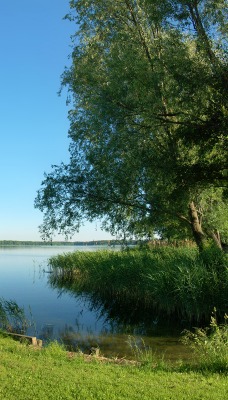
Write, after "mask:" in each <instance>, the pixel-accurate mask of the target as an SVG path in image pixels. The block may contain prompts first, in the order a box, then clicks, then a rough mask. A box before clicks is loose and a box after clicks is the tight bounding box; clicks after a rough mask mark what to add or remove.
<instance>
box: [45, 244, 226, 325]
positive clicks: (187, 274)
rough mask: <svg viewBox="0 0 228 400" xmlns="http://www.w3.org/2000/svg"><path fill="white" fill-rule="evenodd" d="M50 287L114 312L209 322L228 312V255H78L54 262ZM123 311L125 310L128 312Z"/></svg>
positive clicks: (168, 251)
mask: <svg viewBox="0 0 228 400" xmlns="http://www.w3.org/2000/svg"><path fill="white" fill-rule="evenodd" d="M50 268H51V271H52V274H51V275H50V283H51V284H52V285H53V286H56V287H64V288H69V289H71V290H75V291H77V292H79V293H80V292H85V293H89V294H91V295H92V297H93V300H94V301H95V302H96V301H97V302H98V303H103V304H106V305H107V306H109V307H112V311H113V309H114V308H115V307H116V308H117V309H120V308H121V305H122V306H123V305H124V308H125V309H126V310H128V312H127V314H128V315H129V314H131V311H130V312H129V310H130V308H131V307H135V308H138V309H139V310H148V311H149V312H153V313H156V314H160V315H163V316H164V317H167V316H169V317H170V318H176V319H178V320H180V319H183V320H188V321H197V322H202V321H203V322H208V321H209V320H210V315H211V311H212V310H213V308H214V307H216V309H217V315H218V317H220V318H222V317H223V316H224V314H225V312H226V311H227V308H228V299H227V293H228V268H227V255H226V254H223V253H222V252H221V251H220V250H219V249H218V250H217V249H214V248H212V249H211V248H208V249H207V250H205V251H204V252H203V253H201V254H199V253H198V251H197V249H196V248H186V247H183V248H174V247H170V248H169V247H163V248H157V249H156V248H154V249H152V250H150V249H146V250H141V249H132V250H127V251H95V252H75V253H70V254H64V255H59V256H57V257H53V258H51V259H50ZM122 308H123V307H122Z"/></svg>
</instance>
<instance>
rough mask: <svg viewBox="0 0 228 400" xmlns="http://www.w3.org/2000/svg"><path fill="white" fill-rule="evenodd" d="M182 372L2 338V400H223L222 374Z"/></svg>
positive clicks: (224, 380)
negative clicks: (89, 359)
mask: <svg viewBox="0 0 228 400" xmlns="http://www.w3.org/2000/svg"><path fill="white" fill-rule="evenodd" d="M183 371H184V370H183ZM183 371H182V372H181V369H180V368H179V370H178V369H177V368H173V369H172V368H170V369H168V368H166V369H165V368H163V369H162V368H157V369H156V368H153V367H152V366H151V367H150V366H148V365H147V366H146V367H142V366H135V365H120V364H118V363H117V364H115V363H104V362H100V361H98V360H96V359H95V358H94V359H92V361H85V359H84V358H83V356H80V355H74V356H73V357H72V356H69V353H67V352H66V351H64V349H63V348H62V347H60V346H59V345H57V344H56V343H52V344H51V345H50V346H48V347H47V348H43V349H41V350H35V349H34V348H32V347H29V346H27V345H25V344H20V343H18V342H15V341H14V340H13V339H11V338H6V337H3V335H1V334H0V399H1V400H14V399H15V400H30V399H31V400H34V399H36V400H39V399H42V400H45V399H53V400H60V399H63V400H68V399H77V400H89V399H94V400H122V399H127V400H133V399H135V400H136V399H137V400H138V399H139V400H158V399H159V400H166V399H167V400H172V399H173V400H181V399H183V400H186V399H192V400H197V399H199V400H207V399H208V400H213V399H214V400H219V399H221V400H224V399H225V398H227V396H228V385H227V377H226V376H225V374H218V373H209V372H208V373H204V374H203V373H201V372H194V371H189V372H183Z"/></svg>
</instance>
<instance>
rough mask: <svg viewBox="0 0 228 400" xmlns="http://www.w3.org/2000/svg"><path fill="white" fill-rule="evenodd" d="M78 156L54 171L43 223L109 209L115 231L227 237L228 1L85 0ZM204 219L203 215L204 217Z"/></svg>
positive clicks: (80, 29)
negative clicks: (227, 4) (227, 2)
mask: <svg viewBox="0 0 228 400" xmlns="http://www.w3.org/2000/svg"><path fill="white" fill-rule="evenodd" d="M70 8H71V12H70V14H69V15H67V16H66V18H69V19H70V20H71V21H72V23H75V28H76V33H75V35H74V36H73V38H72V40H73V51H72V65H71V67H70V68H68V69H66V70H65V72H64V73H63V75H62V85H63V86H67V88H68V90H69V101H70V102H71V106H72V107H71V110H70V112H69V120H70V130H69V136H70V138H71V145H70V149H69V151H70V162H69V163H68V164H60V165H59V166H53V169H52V171H51V172H50V173H48V174H46V175H45V179H44V181H43V182H42V187H41V189H40V190H39V192H38V194H37V197H36V200H35V206H36V207H37V208H39V209H40V210H41V211H43V212H44V222H43V225H42V226H41V232H42V234H43V236H44V237H48V236H49V235H51V234H52V233H53V232H54V231H58V232H61V233H65V234H72V233H74V232H75V231H76V230H78V229H79V227H80V225H81V223H83V221H84V220H90V221H92V220H94V219H97V218H99V219H101V220H102V224H103V227H104V228H105V229H107V230H109V231H110V232H112V233H117V232H122V233H123V234H124V235H125V234H128V233H130V234H134V235H142V236H145V235H152V234H153V232H157V233H160V235H162V236H163V237H171V236H177V237H178V236H183V235H184V236H185V237H189V235H192V234H193V236H194V237H195V240H196V242H197V244H198V245H199V247H200V246H202V242H203V240H204V239H206V238H207V237H209V236H211V237H213V238H214V239H215V241H216V242H218V243H219V241H220V239H219V233H218V231H220V232H221V234H222V235H223V236H225V223H224V221H225V215H224V213H225V210H226V190H225V189H226V178H227V158H226V151H225V148H226V140H227V138H226V126H227V72H226V71H227V42H226V39H227V36H226V35H227V25H226V19H227V15H226V11H227V10H226V4H225V1H223V0H217V1H213V0H179V1H174V0H164V1H162V2H161V1H159V0H154V1H153V2H152V1H150V0H116V1H115V2H114V1H111V0H100V1H94V0H77V1H73V0H72V1H70ZM203 222H204V225H202V224H203Z"/></svg>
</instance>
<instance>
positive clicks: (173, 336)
mask: <svg viewBox="0 0 228 400" xmlns="http://www.w3.org/2000/svg"><path fill="white" fill-rule="evenodd" d="M48 282H49V285H50V286H51V287H52V288H53V289H55V290H57V291H58V296H60V297H61V296H62V295H63V294H64V293H67V294H68V295H70V296H72V297H74V298H75V299H78V298H79V297H80V298H81V299H82V298H83V299H84V301H85V303H86V304H87V307H88V305H89V309H90V311H92V312H93V313H94V314H95V315H96V318H97V321H99V320H101V321H103V325H102V328H101V329H100V331H98V332H96V330H94V328H92V327H91V329H90V328H89V327H88V325H87V326H86V327H84V326H83V322H82V320H83V313H84V309H83V308H82V309H81V311H80V312H79V313H78V315H77V318H76V319H75V325H74V326H68V325H65V328H64V329H62V330H59V332H58V336H59V338H60V340H61V341H62V342H63V343H64V344H65V345H66V346H67V348H68V349H69V350H81V351H82V352H87V353H90V352H91V349H92V348H97V347H98V348H100V349H101V353H102V354H104V355H105V356H114V357H123V356H127V357H132V349H131V346H130V342H129V341H130V338H131V337H134V340H135V344H137V346H138V348H139V349H140V348H143V346H146V347H148V348H151V349H152V350H153V351H155V352H156V353H157V354H160V355H162V354H164V353H165V357H166V358H168V359H169V360H177V359H180V358H181V359H186V358H187V359H189V357H190V351H189V350H188V349H187V348H185V347H184V346H183V345H182V344H181V343H180V341H179V337H180V332H181V331H182V330H183V326H182V324H181V323H179V324H177V322H176V321H174V322H173V321H170V320H167V319H162V318H161V317H160V316H158V315H157V314H153V313H152V312H151V310H150V309H146V308H145V307H144V308H142V306H141V305H140V304H137V305H135V304H133V303H132V302H129V303H124V304H123V303H122V302H120V301H119V300H118V299H116V298H112V297H110V298H108V299H107V298H103V297H102V296H101V295H100V294H99V293H92V294H91V293H79V292H78V290H77V289H76V288H75V286H74V284H71V283H69V282H65V281H64V280H63V279H61V278H59V277H58V276H57V275H56V274H54V273H52V274H49V277H48ZM142 338H143V341H142Z"/></svg>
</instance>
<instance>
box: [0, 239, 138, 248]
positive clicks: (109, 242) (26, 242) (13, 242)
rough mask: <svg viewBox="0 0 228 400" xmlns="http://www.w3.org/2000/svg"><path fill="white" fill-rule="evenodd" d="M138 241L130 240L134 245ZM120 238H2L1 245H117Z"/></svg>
mask: <svg viewBox="0 0 228 400" xmlns="http://www.w3.org/2000/svg"><path fill="white" fill-rule="evenodd" d="M136 243H137V241H134V240H132V241H129V242H127V244H130V245H134V244H136ZM120 244H121V242H120V241H119V240H90V241H87V242H86V241H72V242H67V241H49V242H47V241H30V240H0V247H5V246H115V245H120Z"/></svg>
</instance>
